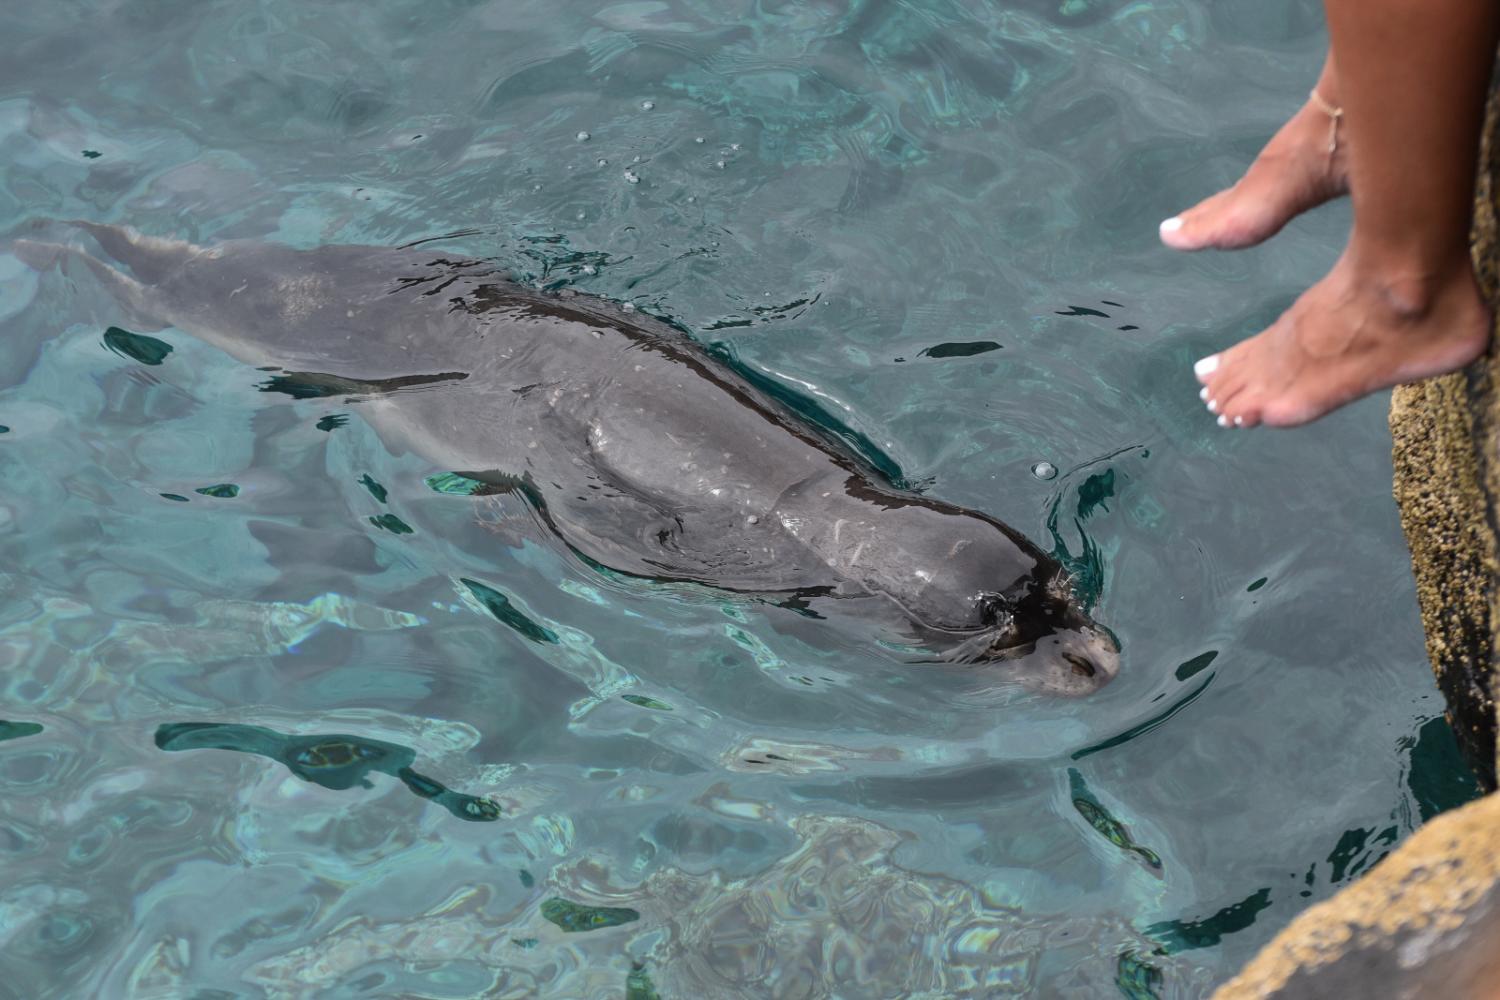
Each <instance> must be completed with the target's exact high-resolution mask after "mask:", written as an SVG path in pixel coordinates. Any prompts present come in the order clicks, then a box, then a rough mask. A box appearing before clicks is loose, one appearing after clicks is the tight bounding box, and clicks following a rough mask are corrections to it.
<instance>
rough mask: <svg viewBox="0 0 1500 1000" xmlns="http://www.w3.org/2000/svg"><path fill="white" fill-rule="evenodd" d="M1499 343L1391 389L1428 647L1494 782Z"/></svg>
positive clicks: (1495, 178)
mask: <svg viewBox="0 0 1500 1000" xmlns="http://www.w3.org/2000/svg"><path fill="white" fill-rule="evenodd" d="M1497 119H1500V100H1497V99H1494V98H1492V99H1491V101H1490V109H1489V114H1488V116H1487V120H1486V122H1485V141H1484V148H1483V150H1482V152H1481V154H1480V163H1479V172H1478V180H1477V185H1476V191H1475V205H1474V208H1475V215H1474V237H1473V249H1474V261H1475V270H1476V272H1477V273H1478V275H1479V283H1480V287H1481V290H1482V291H1483V293H1484V295H1485V297H1486V298H1487V299H1488V300H1489V301H1490V302H1492V303H1494V302H1496V301H1500V230H1497V222H1496V220H1497V214H1500V206H1497V205H1496V198H1497V196H1500V159H1497V158H1500V137H1497V134H1496V130H1497ZM1496 357H1497V352H1496V351H1495V350H1494V348H1493V347H1492V348H1491V350H1490V352H1489V354H1488V355H1487V356H1485V357H1483V358H1481V359H1480V360H1479V361H1477V362H1475V363H1474V364H1473V365H1470V366H1469V368H1468V369H1467V370H1465V371H1462V372H1456V373H1454V374H1452V375H1444V376H1441V377H1439V378H1434V379H1428V380H1427V381H1425V382H1420V383H1417V384H1415V385H1405V386H1401V387H1399V388H1398V389H1397V390H1396V391H1395V393H1394V394H1393V396H1392V398H1391V436H1392V439H1393V445H1394V447H1393V451H1392V456H1393V458H1394V460H1395V494H1396V503H1397V505H1398V506H1399V507H1400V509H1401V525H1402V527H1403V528H1404V529H1405V531H1406V539H1407V543H1408V544H1409V545H1410V547H1411V553H1412V570H1413V572H1414V573H1415V575H1416V579H1417V599H1418V601H1419V603H1420V604H1421V608H1422V625H1423V628H1424V629H1425V631H1426V633H1427V655H1428V658H1429V659H1430V660H1431V661H1432V669H1433V672H1434V673H1436V675H1437V680H1438V687H1440V688H1441V689H1442V692H1443V697H1444V699H1445V700H1446V701H1447V703H1448V721H1449V722H1450V723H1452V725H1453V731H1454V733H1455V734H1456V735H1457V736H1458V741H1459V746H1460V747H1461V748H1462V749H1463V752H1464V756H1465V757H1466V758H1467V759H1468V761H1469V763H1470V765H1471V766H1472V767H1473V768H1474V771H1475V773H1476V774H1478V775H1479V779H1480V781H1481V782H1482V783H1483V784H1484V785H1485V787H1486V788H1488V789H1491V790H1493V789H1494V788H1495V700H1494V672H1495V664H1496V662H1497V658H1496V641H1497V636H1496V633H1495V624H1496V623H1500V608H1497V606H1496V603H1495V602H1496V597H1497V588H1496V586H1495V584H1496V579H1497V577H1496V573H1497V569H1500V559H1497V548H1500V546H1497V542H1496V526H1497V524H1500V516H1497V513H1500V512H1497V509H1496V507H1497V504H1500V451H1497V448H1500V437H1497V430H1500V397H1497V395H1496V391H1495V390H1496V381H1497V380H1496V377H1495V365H1496Z"/></svg>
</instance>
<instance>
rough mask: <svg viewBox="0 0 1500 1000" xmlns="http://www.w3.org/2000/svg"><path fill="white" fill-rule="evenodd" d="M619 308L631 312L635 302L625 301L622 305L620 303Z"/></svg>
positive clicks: (633, 310) (633, 309)
mask: <svg viewBox="0 0 1500 1000" xmlns="http://www.w3.org/2000/svg"><path fill="white" fill-rule="evenodd" d="M620 308H621V309H624V310H625V311H626V312H628V313H633V312H635V303H634V302H626V303H624V304H623V305H621V306H620Z"/></svg>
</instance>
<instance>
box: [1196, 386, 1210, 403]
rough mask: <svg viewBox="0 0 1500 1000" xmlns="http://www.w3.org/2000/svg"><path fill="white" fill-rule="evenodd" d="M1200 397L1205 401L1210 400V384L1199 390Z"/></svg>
mask: <svg viewBox="0 0 1500 1000" xmlns="http://www.w3.org/2000/svg"><path fill="white" fill-rule="evenodd" d="M1198 398H1199V399H1201V400H1203V401H1204V402H1205V403H1206V402H1208V386H1206V385H1205V386H1204V387H1203V388H1201V389H1199V390H1198Z"/></svg>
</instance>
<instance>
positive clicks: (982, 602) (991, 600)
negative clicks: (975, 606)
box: [979, 594, 1010, 626]
mask: <svg viewBox="0 0 1500 1000" xmlns="http://www.w3.org/2000/svg"><path fill="white" fill-rule="evenodd" d="M1009 619H1010V609H1009V608H1008V607H1007V606H1006V603H1005V598H1003V597H1001V596H1000V595H999V594H981V595H980V597H979V621H980V622H981V623H982V624H984V625H987V626H993V625H1002V624H1004V623H1006V622H1007V621H1008V620H1009Z"/></svg>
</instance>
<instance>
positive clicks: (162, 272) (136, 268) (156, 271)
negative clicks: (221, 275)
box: [67, 219, 204, 284]
mask: <svg viewBox="0 0 1500 1000" xmlns="http://www.w3.org/2000/svg"><path fill="white" fill-rule="evenodd" d="M67 225H70V226H74V227H75V228H78V229H82V230H83V231H84V232H86V233H88V234H89V235H90V236H92V237H93V238H94V241H95V242H96V243H98V244H99V246H100V247H101V248H102V249H103V250H104V252H105V253H107V254H109V255H110V256H111V257H113V258H114V259H115V260H117V261H119V262H120V263H121V264H124V265H125V266H126V267H128V268H130V270H131V273H133V274H134V275H135V276H136V277H137V278H139V279H140V280H141V281H143V282H146V283H147V284H156V283H158V282H160V281H162V280H163V279H165V278H166V277H167V275H168V274H170V273H171V272H172V271H173V270H175V269H177V268H179V267H181V266H182V265H183V264H185V263H186V262H187V261H188V260H189V259H190V258H192V257H194V256H196V255H197V254H200V253H203V252H204V248H203V247H200V246H196V245H195V244H192V243H188V242H187V241H185V240H169V239H165V238H163V237H160V236H145V235H143V234H141V233H138V232H136V231H135V230H134V229H129V228H127V227H124V226H107V225H102V224H100V223H97V222H85V221H83V220H81V219H70V220H68V222H67Z"/></svg>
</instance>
